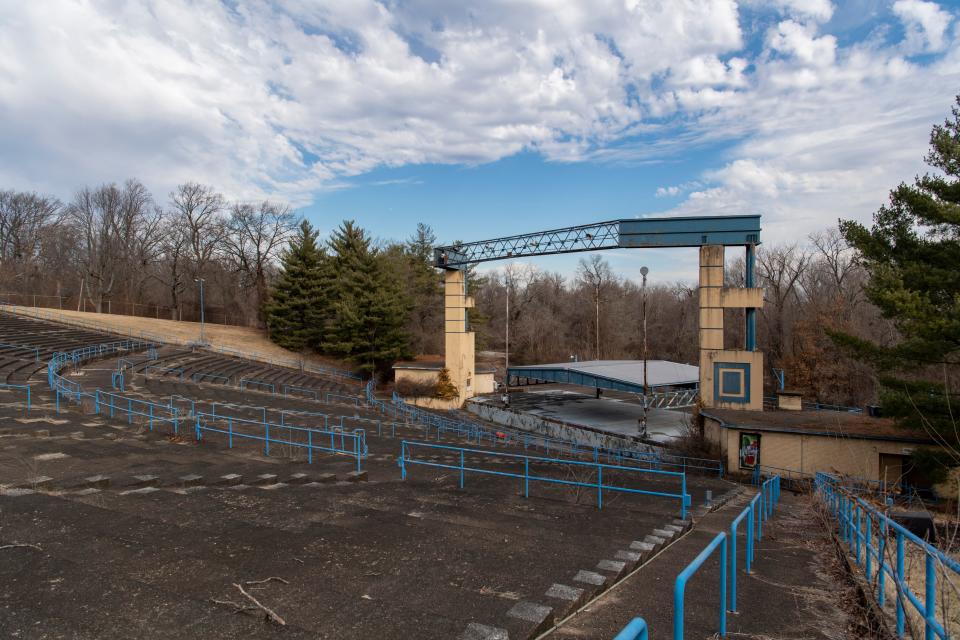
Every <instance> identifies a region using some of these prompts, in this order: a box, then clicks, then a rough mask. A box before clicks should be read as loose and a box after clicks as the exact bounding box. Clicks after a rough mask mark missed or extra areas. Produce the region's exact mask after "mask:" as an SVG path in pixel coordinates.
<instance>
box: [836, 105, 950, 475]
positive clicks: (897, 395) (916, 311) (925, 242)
mask: <svg viewBox="0 0 960 640" xmlns="http://www.w3.org/2000/svg"><path fill="white" fill-rule="evenodd" d="M952 115H953V118H952V119H951V120H947V121H946V122H945V123H944V124H943V125H942V126H935V127H934V128H933V132H932V134H931V136H930V144H931V149H930V153H929V155H928V156H927V158H926V160H927V163H928V164H930V165H931V166H932V167H934V168H935V169H938V170H939V173H938V174H936V175H930V174H927V175H924V176H922V177H918V178H916V179H915V181H914V183H913V184H912V185H908V184H900V186H899V187H897V188H896V189H894V190H893V191H892V192H891V193H890V203H889V204H888V205H887V206H884V207H881V208H880V210H879V211H878V212H877V213H876V214H875V215H874V224H873V227H872V228H871V229H869V230H868V229H867V228H866V227H864V226H863V225H861V224H859V223H857V222H854V221H843V222H841V224H840V229H841V231H842V233H843V235H844V237H845V238H846V240H847V242H848V243H849V244H850V245H851V246H853V247H854V248H856V249H857V251H858V252H859V255H860V258H861V260H862V262H863V264H864V266H865V267H866V269H867V271H868V272H869V275H870V280H869V283H868V285H867V287H866V294H867V297H868V298H869V299H870V301H871V302H873V304H875V305H876V306H877V307H878V308H879V309H880V310H881V312H882V313H883V315H884V316H886V317H887V318H891V319H892V320H893V321H894V322H895V324H896V326H897V329H898V330H899V331H900V334H901V340H900V341H899V342H897V343H896V344H893V345H879V344H873V343H869V342H866V341H864V340H860V339H858V338H856V337H854V336H851V335H846V334H834V335H833V336H832V337H833V338H834V340H836V341H837V342H838V343H840V344H842V345H845V346H846V347H848V348H849V349H851V350H852V351H853V352H854V353H856V354H858V355H860V356H862V357H865V358H867V359H869V360H870V361H872V362H873V363H874V364H875V366H876V367H877V369H878V371H879V372H880V374H881V377H880V382H881V385H882V388H881V395H880V401H881V405H882V410H883V412H884V414H885V415H887V416H891V417H894V418H896V419H897V420H898V421H899V422H901V423H902V424H904V425H906V426H910V427H914V428H922V429H925V430H927V431H928V432H929V433H931V435H934V436H935V437H936V439H937V440H938V441H939V442H941V443H942V444H944V445H947V446H948V447H950V448H952V449H953V451H954V455H952V456H950V457H949V458H950V459H951V460H953V462H952V464H956V462H955V461H956V460H957V459H958V455H960V442H958V435H957V434H958V425H957V419H958V412H957V409H956V407H958V406H960V402H958V401H960V394H958V388H960V377H958V368H960V268H958V265H960V96H958V98H957V106H956V107H954V109H953V112H952ZM951 404H952V405H953V407H954V408H953V409H951ZM942 458H943V457H941V459H942ZM922 462H924V463H926V465H927V468H928V470H931V471H933V470H935V469H931V468H930V466H929V464H930V463H931V462H932V460H931V459H930V458H929V456H927V457H926V459H925V460H923V461H922ZM939 471H940V473H938V474H936V475H940V476H942V472H943V471H944V468H943V466H940V467H939Z"/></svg>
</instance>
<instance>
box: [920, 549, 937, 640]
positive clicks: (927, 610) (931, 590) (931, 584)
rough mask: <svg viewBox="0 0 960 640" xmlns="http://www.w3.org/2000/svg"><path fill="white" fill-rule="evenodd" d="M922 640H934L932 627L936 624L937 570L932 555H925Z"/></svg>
mask: <svg viewBox="0 0 960 640" xmlns="http://www.w3.org/2000/svg"><path fill="white" fill-rule="evenodd" d="M924 583H925V584H924V587H925V589H924V591H925V594H924V595H925V597H924V603H923V621H924V640H935V638H936V635H935V633H934V625H935V624H936V622H937V618H936V615H937V568H936V564H935V562H934V559H933V554H931V553H929V552H928V553H927V554H926V578H925V580H924Z"/></svg>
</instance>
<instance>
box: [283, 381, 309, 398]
mask: <svg viewBox="0 0 960 640" xmlns="http://www.w3.org/2000/svg"><path fill="white" fill-rule="evenodd" d="M293 391H295V392H297V393H302V394H304V395H306V396H307V397H311V398H312V399H313V400H316V399H317V391H316V390H315V389H307V388H306V387H296V386H294V385H292V384H285V385H283V397H284V398H286V397H287V396H288V395H294V394H293V393H291V392H293Z"/></svg>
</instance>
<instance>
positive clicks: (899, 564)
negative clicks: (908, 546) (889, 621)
mask: <svg viewBox="0 0 960 640" xmlns="http://www.w3.org/2000/svg"><path fill="white" fill-rule="evenodd" d="M903 556H904V550H903V532H902V531H897V585H896V586H897V637H903V629H904V622H905V621H904V611H903V598H904V594H903V576H904V572H903Z"/></svg>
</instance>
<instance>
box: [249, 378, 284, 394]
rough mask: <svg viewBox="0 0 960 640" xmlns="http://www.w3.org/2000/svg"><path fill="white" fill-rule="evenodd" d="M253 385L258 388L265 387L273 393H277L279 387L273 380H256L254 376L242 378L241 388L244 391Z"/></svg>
mask: <svg viewBox="0 0 960 640" xmlns="http://www.w3.org/2000/svg"><path fill="white" fill-rule="evenodd" d="M251 385H252V386H253V387H255V388H256V389H265V390H269V392H270V393H271V394H276V392H277V387H276V385H274V384H273V383H272V382H264V381H263V380H255V379H253V378H240V390H241V391H243V390H245V389H246V388H247V387H249V386H251Z"/></svg>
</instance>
